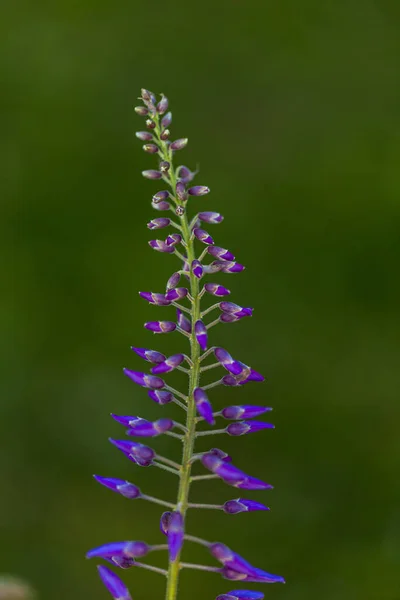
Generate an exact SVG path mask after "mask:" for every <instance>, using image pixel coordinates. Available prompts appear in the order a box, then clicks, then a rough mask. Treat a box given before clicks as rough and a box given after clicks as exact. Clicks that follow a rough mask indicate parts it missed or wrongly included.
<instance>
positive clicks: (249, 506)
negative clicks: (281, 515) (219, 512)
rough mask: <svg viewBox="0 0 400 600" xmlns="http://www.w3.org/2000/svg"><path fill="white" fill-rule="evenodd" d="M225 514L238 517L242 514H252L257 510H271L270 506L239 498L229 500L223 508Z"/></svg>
mask: <svg viewBox="0 0 400 600" xmlns="http://www.w3.org/2000/svg"><path fill="white" fill-rule="evenodd" d="M223 510H224V512H226V513H227V514H229V515H236V514H237V513H241V512H252V511H255V510H269V508H268V506H265V505H264V504H261V502H255V501H254V500H245V499H244V498H237V499H236V500H228V502H225V504H224V506H223Z"/></svg>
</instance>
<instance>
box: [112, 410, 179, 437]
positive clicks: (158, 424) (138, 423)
mask: <svg viewBox="0 0 400 600" xmlns="http://www.w3.org/2000/svg"><path fill="white" fill-rule="evenodd" d="M113 417H114V418H115V419H116V420H117V421H119V422H120V423H122V422H123V421H122V420H121V419H129V417H117V416H116V415H113ZM127 426H129V427H130V429H128V431H127V435H133V436H138V437H156V436H158V435H161V434H162V433H165V432H166V431H170V430H171V429H172V428H173V426H174V422H173V421H172V419H167V418H164V419H158V420H157V421H153V422H151V421H148V420H147V419H135V420H132V421H129V422H128V423H127Z"/></svg>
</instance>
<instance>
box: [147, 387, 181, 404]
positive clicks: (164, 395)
mask: <svg viewBox="0 0 400 600" xmlns="http://www.w3.org/2000/svg"><path fill="white" fill-rule="evenodd" d="M147 394H148V396H149V398H151V399H152V400H153V401H154V402H157V404H169V403H170V402H172V400H173V399H174V397H173V395H172V394H171V392H165V391H163V390H149V391H148V392H147Z"/></svg>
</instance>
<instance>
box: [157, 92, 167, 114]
mask: <svg viewBox="0 0 400 600" xmlns="http://www.w3.org/2000/svg"><path fill="white" fill-rule="evenodd" d="M167 110H168V98H167V97H166V96H164V94H161V100H160V102H159V103H158V104H157V112H158V113H159V114H160V115H163V114H164V113H165V112H166V111H167Z"/></svg>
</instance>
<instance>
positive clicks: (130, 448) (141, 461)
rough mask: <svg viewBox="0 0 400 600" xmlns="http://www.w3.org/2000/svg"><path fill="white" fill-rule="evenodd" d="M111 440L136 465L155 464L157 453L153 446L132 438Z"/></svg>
mask: <svg viewBox="0 0 400 600" xmlns="http://www.w3.org/2000/svg"><path fill="white" fill-rule="evenodd" d="M110 442H111V443H112V444H113V446H115V447H116V448H118V450H120V451H121V452H122V453H123V454H125V456H126V457H127V458H129V460H131V461H132V462H134V463H135V464H136V465H139V466H140V467H150V466H151V465H152V464H153V460H154V458H155V455H156V453H155V452H154V450H153V448H150V447H149V446H145V445H144V444H141V443H139V442H132V441H130V440H114V439H113V438H110Z"/></svg>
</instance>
